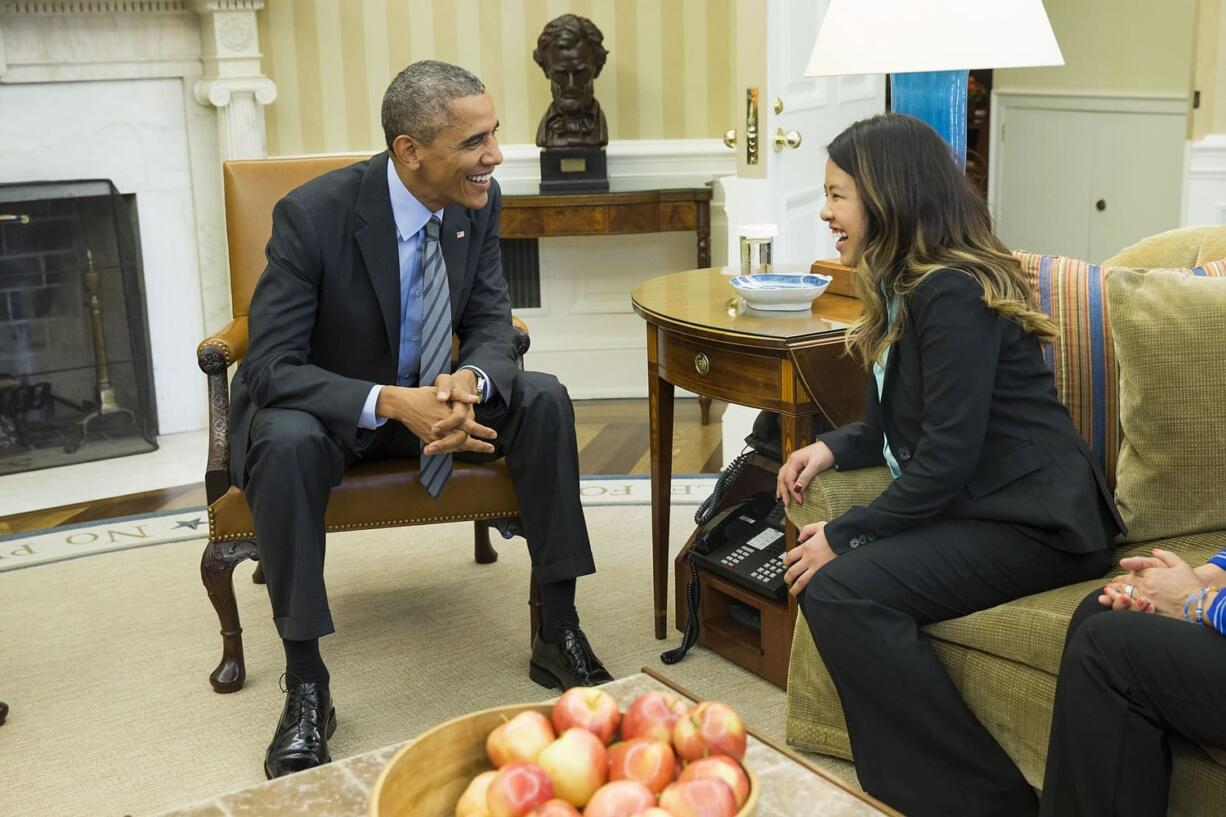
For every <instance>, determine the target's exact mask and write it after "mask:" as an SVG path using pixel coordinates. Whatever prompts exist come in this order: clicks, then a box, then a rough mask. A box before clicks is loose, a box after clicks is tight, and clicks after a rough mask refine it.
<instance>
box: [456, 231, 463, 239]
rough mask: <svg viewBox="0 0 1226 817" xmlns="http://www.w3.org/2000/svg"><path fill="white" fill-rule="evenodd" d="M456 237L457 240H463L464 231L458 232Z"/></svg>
mask: <svg viewBox="0 0 1226 817" xmlns="http://www.w3.org/2000/svg"><path fill="white" fill-rule="evenodd" d="M455 237H456V238H463V237H464V231H463V230H457V231H456V234H455Z"/></svg>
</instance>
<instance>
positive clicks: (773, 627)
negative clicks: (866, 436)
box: [633, 268, 866, 686]
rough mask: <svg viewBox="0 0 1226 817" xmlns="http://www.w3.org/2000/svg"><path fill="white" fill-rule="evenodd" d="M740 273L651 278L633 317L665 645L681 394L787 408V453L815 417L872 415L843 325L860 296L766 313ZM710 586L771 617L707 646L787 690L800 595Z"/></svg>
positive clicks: (638, 295)
mask: <svg viewBox="0 0 1226 817" xmlns="http://www.w3.org/2000/svg"><path fill="white" fill-rule="evenodd" d="M779 271H781V272H784V271H791V270H783V269H780V270H779ZM795 271H805V270H795ZM735 272H736V270H734V269H731V268H724V269H699V270H691V271H689V272H678V273H674V274H671V275H665V276H661V277H659V278H655V279H653V280H651V281H648V282H647V283H645V284H643V285H642V286H640V287H639V288H638V289H636V290H635V291H634V295H633V302H634V309H635V311H636V312H638V313H639V315H641V316H642V317H643V319H644V320H646V321H647V378H648V389H649V410H650V421H651V533H652V537H651V538H652V579H653V584H654V598H655V611H654V613H655V634H656V638H661V639H662V638H664V637H665V632H666V629H667V626H666V625H667V601H668V555H669V543H668V524H669V510H670V509H669V487H670V481H671V477H672V445H673V394H674V389H675V387H677V386H680V387H682V388H684V389H688V390H690V391H692V392H695V393H697V394H700V395H706V396H710V397H714V398H718V399H721V400H727V401H729V402H731V403H738V404H740V405H745V406H750V407H753V408H759V409H766V410H769V411H774V412H778V413H779V415H780V420H781V423H780V425H781V427H782V436H783V456H784V457H787V456H788V455H789V454H791V453H792V451H794V450H796V449H797V448H800V447H802V446H805V445H808V444H809V442H811V440H810V439H809V437H810V428H811V420H810V418H811V416H812V414H813V413H814V412H816V411H820V412H821V413H822V414H823V415H825V417H826V419H828V420H829V421H830V423H831V424H833V425H836V426H837V425H842V424H843V423H846V422H849V421H851V420H854V419H856V418H857V417H859V416H861V414H862V412H863V402H864V385H865V382H866V374H865V373H864V371H863V370H862V369H861V368H860V367H859V365H858V364H857V363H856V362H855V361H854V360H852V359H851V358H849V357H847V356H846V355H845V354H844V347H843V335H844V332H845V330H846V329H847V327H848V326H849V325H850V324H851V323H852V322H853V321H854V320H855V319H856V318H857V317H858V316H859V314H860V303H859V301H857V300H855V299H854V298H849V297H846V296H842V295H832V294H826V295H823V296H822V297H821V298H818V299H817V300H816V301H815V302H814V304H813V306H812V308H811V310H810V311H808V312H774V313H771V312H758V311H755V310H752V309H748V308H746V307H745V305H744V303H743V302H741V300H740V299H739V297H738V296H737V295H736V292H735V291H734V290H733V289H732V287H731V286H730V285H729V283H728V280H729V278H730V277H731V276H732V275H733V274H735ZM755 467H756V468H758V470H759V471H762V472H764V473H766V474H769V473H771V472H772V467H773V468H774V469H777V468H778V464H777V463H775V464H770V463H767V462H765V461H764V460H761V459H759V460H758V461H757V462H756V463H755ZM756 479H757V481H758V483H759V484H760V485H761V486H764V487H759V488H756V490H768V489H769V488H770V487H773V484H774V481H773V478H770V479H767V478H766V477H764V476H763V475H762V474H759V475H758V476H757V477H756ZM733 498H734V497H731V496H730V497H729V500H731V499H733ZM796 534H797V532H796V529H795V528H794V527H793V526H792V525H790V524H789V525H788V526H787V546H788V547H789V548H792V547H795V545H796ZM687 578H688V577H687ZM708 589H711V590H713V591H715V592H716V593H719V594H723V596H724V597H726V598H728V599H732V600H736V601H739V602H741V603H744V604H749V605H750V606H753V607H756V608H757V609H758V610H759V612H760V613H761V614H762V618H761V621H762V632H761V633H760V634H758V635H756V636H753V635H751V634H749V633H744V632H740V633H738V632H736V631H735V630H733V629H732V628H728V629H726V630H724V631H722V632H721V630H720V628H719V627H718V626H717V627H715V628H714V629H712V628H704V630H703V631H702V635H701V638H702V643H704V644H706V645H707V646H708V647H711V648H712V649H715V650H716V651H717V652H719V653H720V654H722V655H724V656H725V657H727V658H729V659H730V660H732V661H735V662H736V663H738V664H741V665H742V666H744V667H746V668H747V669H750V670H751V671H753V672H756V673H757V674H759V675H761V676H763V677H764V678H767V679H768V680H770V681H772V682H773V683H775V684H777V685H779V686H784V684H785V683H786V677H787V660H788V652H789V650H790V648H791V630H792V626H793V624H794V622H795V620H796V602H795V600H794V599H792V598H790V597H789V599H788V601H787V602H786V603H776V602H774V601H772V600H770V599H768V598H766V597H765V596H757V595H756V594H753V593H749V592H747V591H745V590H743V589H741V588H738V587H737V586H736V585H732V584H730V583H728V582H723V581H722V580H720V579H719V578H718V577H715V576H708V577H704V584H703V590H704V592H705V591H707V590H708ZM704 606H705V605H704ZM724 606H725V607H726V604H725V605H724ZM679 619H681V616H679ZM683 624H684V621H683V619H681V620H679V621H678V626H679V627H680V626H682V625H683Z"/></svg>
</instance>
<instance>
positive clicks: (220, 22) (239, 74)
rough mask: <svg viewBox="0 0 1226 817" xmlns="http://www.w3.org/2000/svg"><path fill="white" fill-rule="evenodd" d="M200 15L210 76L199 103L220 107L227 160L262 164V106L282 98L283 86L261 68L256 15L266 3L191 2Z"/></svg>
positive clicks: (202, 83)
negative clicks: (278, 93)
mask: <svg viewBox="0 0 1226 817" xmlns="http://www.w3.org/2000/svg"><path fill="white" fill-rule="evenodd" d="M191 3H192V9H193V10H194V11H195V12H196V13H197V14H198V15H200V44H201V46H202V53H201V60H202V62H203V63H204V76H203V77H201V78H200V79H199V80H198V81H197V82H196V89H195V91H196V101H197V102H199V103H200V104H201V105H212V106H213V107H215V108H217V133H218V140H219V142H218V143H219V147H220V152H221V159H222V161H226V160H228V159H262V158H263V157H264V156H266V155H267V154H268V147H267V143H266V142H265V137H264V111H263V110H262V106H264V105H268V104H271V103H272V102H273V100H275V99H276V98H277V86H276V85H274V84H273V81H272V80H271V79H269V78H268V77H266V76H264V74H263V71H262V69H261V66H260V56H261V55H260V42H259V35H258V33H257V29H256V21H255V13H256V12H257V11H259V10H260V9H262V8H263V7H264V0H191Z"/></svg>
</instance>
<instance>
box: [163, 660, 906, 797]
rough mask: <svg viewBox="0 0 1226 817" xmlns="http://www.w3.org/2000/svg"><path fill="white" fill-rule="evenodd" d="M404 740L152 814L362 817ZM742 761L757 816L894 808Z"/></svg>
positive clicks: (781, 768)
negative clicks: (757, 788)
mask: <svg viewBox="0 0 1226 817" xmlns="http://www.w3.org/2000/svg"><path fill="white" fill-rule="evenodd" d="M603 688H604V689H606V690H607V691H608V692H609V693H610V694H611V695H612V696H613V697H614V698H616V699H617V701H618V703H619V704H620V705H621V706H622V708H623V709H624V708H625V707H626V706H627V705H628V704H629V703H630V702H631V701H632V700H634V699H635V698H636V697H638V696H639V695H641V694H642V693H644V692H648V691H651V690H660V689H664V690H668V691H671V692H674V693H677V692H679V691H680V690H675V689H670V687H669V686H668V685H666V684H663V683H661V682H660V681H658V680H656V679H655V678H652V677H650V676H648V675H644V674H638V675H632V676H630V677H628V678H623V679H621V680H618V681H614V682H612V683H610V684H606V685H605V686H604V687H603ZM751 726H752V724H751ZM405 743H408V741H405V742H402V743H397V744H393V745H391V746H386V747H384V748H382V749H376V750H375V751H373V752H366V753H365V754H361V755H355V756H353V757H349V758H345V759H344V760H337V761H333V762H332V763H329V764H327V765H326V766H320V767H319V768H316V769H311V770H309V771H305V772H299V773H298V774H293V775H290V776H288V777H283V778H280V779H278V780H270V781H268V782H267V783H261V784H259V785H256V786H251V787H249V788H246V789H241V790H239V791H235V792H231V793H229V794H224V795H221V796H219V797H215V798H213V799H211V800H203V801H200V802H197V803H192V804H189V805H186V806H180V807H178V808H174V809H171V810H170V811H165V812H162V813H161V814H159V815H157V817H274V815H275V817H298V816H299V815H301V817H366V815H367V813H368V808H369V806H368V802H367V801H368V798H369V796H370V790H371V788H372V787H373V786H374V783H375V779H376V778H377V777H378V776H379V772H381V771H382V770H383V767H384V766H385V765H387V762H388V761H389V760H390V759H391V757H392V755H394V754H395V753H396V751H397V750H398V749H400V748H401V747H402V746H404V745H405ZM744 762H745V765H746V766H749V767H750V768H752V769H753V770H754V773H755V774H757V776H758V780H759V782H760V783H761V787H762V793H761V795H760V797H759V800H758V808H757V817H796V815H801V814H821V815H823V817H865V816H866V815H890V814H895V813H896V812H893V811H891V810H890V809H889V808H887V807H885V806H883V805H881V804H879V803H876V802H874V801H871V800H870V799H869V798H867V797H865V796H864V795H862V794H860V793H858V792H853V791H851V790H849V789H848V788H846V787H845V786H844V784H843V783H842V782H840V781H838V780H836V779H835V778H833V777H829V776H827V775H826V774H825V773H824V772H822V771H821V770H820V769H818V768H817V767H815V766H811V765H809V764H807V763H806V762H805V761H804V760H803V759H801V758H800V757H799V756H797V755H794V754H793V753H791V752H789V751H788V750H786V749H784V750H783V751H779V750H777V749H775V748H773V747H772V746H770V745H768V744H766V743H764V742H762V741H761V740H758V739H757V738H756V737H753V736H751V737H750V739H749V748H748V750H747V751H746V753H745V761H744Z"/></svg>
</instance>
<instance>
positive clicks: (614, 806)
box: [583, 780, 656, 817]
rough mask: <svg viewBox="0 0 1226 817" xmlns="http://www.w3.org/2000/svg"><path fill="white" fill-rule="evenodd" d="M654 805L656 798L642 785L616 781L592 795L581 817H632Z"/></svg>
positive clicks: (632, 781)
mask: <svg viewBox="0 0 1226 817" xmlns="http://www.w3.org/2000/svg"><path fill="white" fill-rule="evenodd" d="M655 804H656V796H655V795H654V794H652V793H651V791H650V790H649V789H648V788H647V787H646V786H644V785H643V784H642V783H639V782H638V781H636V780H617V781H614V782H613V783H609V784H607V785H604V786H601V787H600V789H599V790H597V792H596V793H595V794H593V795H592V799H591V800H590V801H589V802H588V804H587V808H585V809H584V810H583V817H634V815H636V814H638V813H639V812H641V811H644V810H645V809H649V808H651V807H652V806H654V805H655Z"/></svg>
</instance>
